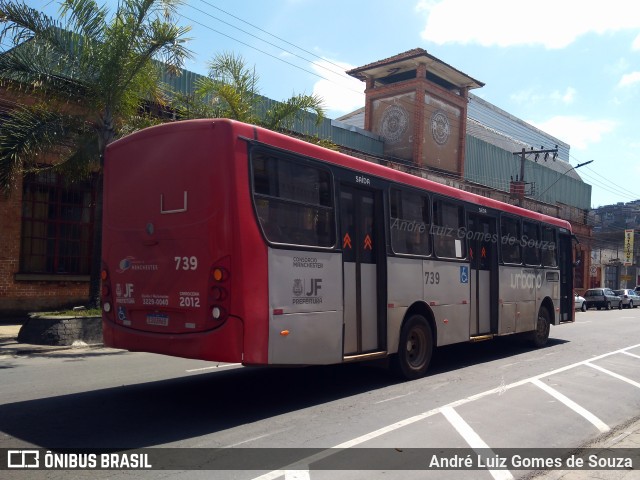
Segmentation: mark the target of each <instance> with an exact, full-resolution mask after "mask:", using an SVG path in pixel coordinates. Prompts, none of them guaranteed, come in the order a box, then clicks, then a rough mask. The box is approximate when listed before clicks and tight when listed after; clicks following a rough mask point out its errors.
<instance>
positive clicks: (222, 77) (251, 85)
mask: <svg viewBox="0 0 640 480" xmlns="http://www.w3.org/2000/svg"><path fill="white" fill-rule="evenodd" d="M258 81H259V77H258V74H257V73H256V72H255V70H254V69H251V68H249V67H248V66H247V64H246V62H245V60H244V59H243V58H242V56H240V55H235V54H233V53H221V54H218V55H216V56H215V57H214V58H213V60H211V61H210V62H209V74H208V76H207V77H204V78H201V79H200V80H199V81H197V82H196V90H195V94H194V95H193V97H191V98H189V97H185V96H180V95H178V99H177V102H176V104H175V106H176V108H177V110H178V113H179V114H180V116H182V117H183V118H195V117H207V116H208V117H219V118H220V117H224V118H232V119H234V120H239V121H242V122H246V123H253V124H257V125H262V126H263V127H266V128H269V129H271V130H284V129H290V128H291V127H292V125H293V123H294V122H295V121H296V120H301V119H302V118H304V116H305V115H307V114H308V113H309V112H311V113H315V114H316V124H320V123H321V122H322V120H323V118H324V114H325V112H324V107H323V105H322V103H323V100H322V98H320V97H319V96H317V95H304V94H298V95H294V96H292V97H291V98H289V99H287V100H285V101H283V102H274V101H271V100H269V99H267V98H265V97H263V96H262V95H260V92H259V90H258Z"/></svg>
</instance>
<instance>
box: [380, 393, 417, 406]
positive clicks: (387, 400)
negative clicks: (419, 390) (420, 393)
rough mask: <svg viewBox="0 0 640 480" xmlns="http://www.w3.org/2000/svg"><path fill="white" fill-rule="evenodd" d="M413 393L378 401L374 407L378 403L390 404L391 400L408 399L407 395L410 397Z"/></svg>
mask: <svg viewBox="0 0 640 480" xmlns="http://www.w3.org/2000/svg"><path fill="white" fill-rule="evenodd" d="M412 393H413V392H411V393H405V394H404V395H398V396H396V397H391V398H386V399H384V400H380V401H379V402H375V403H374V405H378V404H379V403H385V402H390V401H392V400H397V399H399V398H403V397H408V396H409V395H411V394H412Z"/></svg>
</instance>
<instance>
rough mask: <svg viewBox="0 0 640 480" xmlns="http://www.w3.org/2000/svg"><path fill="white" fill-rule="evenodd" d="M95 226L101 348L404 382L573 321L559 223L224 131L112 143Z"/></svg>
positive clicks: (263, 137)
mask: <svg viewBox="0 0 640 480" xmlns="http://www.w3.org/2000/svg"><path fill="white" fill-rule="evenodd" d="M103 225H104V226H103V232H104V233H103V272H102V280H103V288H102V305H103V331H104V342H105V345H107V346H110V347H116V348H122V349H127V350H131V351H144V352H154V353H160V354H166V355H174V356H179V357H186V358H194V359H203V360H212V361H220V362H234V363H235V362H241V363H243V364H245V365H314V364H316V365H317V364H337V363H344V362H351V361H359V360H370V359H376V358H383V357H390V359H391V364H392V365H393V366H394V368H395V369H396V370H397V371H398V372H399V373H400V374H401V375H402V376H404V377H406V378H417V377H420V376H422V375H423V374H424V373H425V372H426V370H427V368H428V365H429V362H430V359H431V355H432V352H433V349H434V348H435V347H438V346H442V345H450V344H454V343H459V342H469V341H475V340H484V339H490V338H493V337H496V336H502V335H510V334H515V333H522V334H526V335H528V336H529V337H530V339H531V341H532V342H533V344H534V345H536V346H543V345H545V344H546V342H547V339H548V337H549V330H550V325H558V324H560V323H563V322H570V321H573V315H574V312H573V270H572V268H573V262H572V240H571V227H570V224H569V223H568V222H566V221H563V220H559V219H556V218H553V217H549V216H545V215H542V214H539V213H536V212H532V211H528V210H524V209H521V208H519V207H516V206H512V205H508V204H504V203H500V202H498V201H495V200H492V199H489V198H486V197H482V196H477V195H474V194H471V193H468V192H464V191H462V190H458V189H455V188H451V187H448V186H445V185H442V184H439V183H435V182H431V181H428V180H425V179H422V178H420V177H417V176H414V175H410V174H407V173H403V172H400V171H398V170H395V169H392V168H388V167H385V166H381V165H378V164H374V163H372V162H368V161H365V160H361V159H357V158H354V157H350V156H347V155H343V154H341V153H338V152H335V151H332V150H327V149H324V148H322V147H319V146H316V145H313V144H310V143H306V142H303V141H300V140H297V139H294V138H291V137H288V136H285V135H282V134H279V133H275V132H272V131H269V130H266V129H262V128H259V127H255V126H252V125H247V124H243V123H239V122H235V121H231V120H224V119H214V120H211V119H208V120H193V121H183V122H176V123H171V124H165V125H160V126H156V127H152V128H149V129H146V130H142V131H140V132H137V133H135V134H132V135H130V136H128V137H126V138H123V139H121V140H118V141H116V142H114V143H113V144H111V145H110V146H109V147H108V149H107V153H106V159H105V188H104V222H103Z"/></svg>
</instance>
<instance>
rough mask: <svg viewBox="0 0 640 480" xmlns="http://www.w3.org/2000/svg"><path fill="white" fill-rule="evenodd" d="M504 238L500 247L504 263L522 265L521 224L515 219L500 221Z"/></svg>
mask: <svg viewBox="0 0 640 480" xmlns="http://www.w3.org/2000/svg"><path fill="white" fill-rule="evenodd" d="M500 229H501V234H502V238H501V239H500V240H501V241H500V245H501V247H502V248H501V250H502V261H503V262H504V263H514V264H521V263H522V257H521V255H520V241H521V235H520V222H519V221H518V220H516V219H515V218H509V217H502V219H501V221H500Z"/></svg>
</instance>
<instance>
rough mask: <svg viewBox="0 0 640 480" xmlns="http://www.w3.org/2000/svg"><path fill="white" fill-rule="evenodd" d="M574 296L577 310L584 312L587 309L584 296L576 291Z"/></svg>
mask: <svg viewBox="0 0 640 480" xmlns="http://www.w3.org/2000/svg"><path fill="white" fill-rule="evenodd" d="M573 296H574V305H575V309H576V310H580V311H582V312H586V311H587V304H586V303H585V301H584V297H581V296H580V295H578V294H577V293H576V292H574V293H573Z"/></svg>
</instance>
